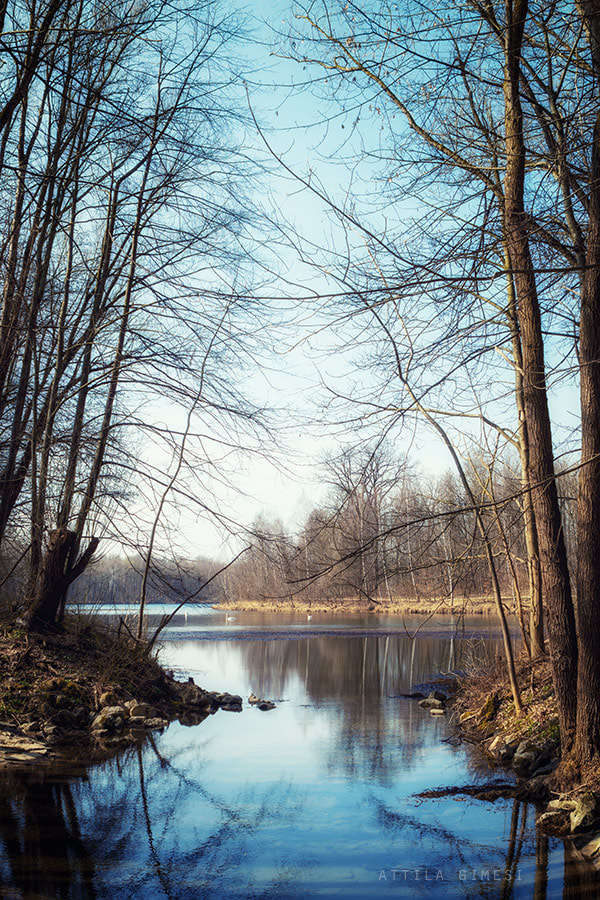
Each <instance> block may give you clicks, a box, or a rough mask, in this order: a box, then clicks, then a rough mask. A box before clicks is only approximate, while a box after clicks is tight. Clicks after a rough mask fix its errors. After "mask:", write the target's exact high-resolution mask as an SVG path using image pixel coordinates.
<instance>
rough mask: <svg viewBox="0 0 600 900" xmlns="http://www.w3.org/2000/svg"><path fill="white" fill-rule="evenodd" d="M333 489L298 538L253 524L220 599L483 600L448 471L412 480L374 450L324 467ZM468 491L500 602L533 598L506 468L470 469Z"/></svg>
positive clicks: (467, 520) (564, 494) (468, 516)
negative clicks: (482, 527) (489, 551)
mask: <svg viewBox="0 0 600 900" xmlns="http://www.w3.org/2000/svg"><path fill="white" fill-rule="evenodd" d="M325 478H326V479H327V481H328V482H329V484H330V490H329V493H328V496H327V498H326V500H325V502H324V503H322V504H321V505H319V506H317V507H315V508H314V509H312V510H311V511H310V513H309V514H308V515H307V517H306V519H305V521H304V524H303V526H302V527H301V529H300V531H299V532H298V533H296V534H292V533H290V532H288V531H286V529H285V528H284V526H283V524H282V523H281V521H279V520H271V521H269V520H267V519H266V518H264V517H261V518H259V519H258V520H257V521H256V522H255V523H254V535H253V546H252V549H251V550H250V551H249V552H248V553H246V554H245V555H244V556H243V557H242V559H241V560H240V561H239V562H238V563H237V564H236V565H235V566H233V567H232V568H231V569H229V570H228V571H227V572H226V573H224V575H223V576H222V577H221V579H220V581H221V587H222V591H223V594H224V596H225V598H226V599H229V600H231V601H237V602H240V601H241V602H244V601H253V602H255V601H260V600H263V601H265V603H268V602H272V601H288V602H289V603H290V604H292V603H294V602H296V601H303V602H306V601H309V602H310V601H315V602H317V601H318V602H322V601H330V602H332V603H335V602H339V601H341V600H342V599H345V600H347V599H354V600H359V601H362V602H363V603H364V604H365V605H366V606H368V605H370V604H373V603H376V602H377V601H378V600H379V601H386V600H394V599H397V598H407V599H414V600H416V601H419V600H421V599H423V598H430V597H440V598H443V597H445V598H448V599H449V600H452V599H454V598H455V597H461V598H462V597H473V596H478V597H480V596H485V595H489V594H490V593H491V586H490V569H489V565H488V563H487V561H486V557H485V553H484V548H483V546H482V538H481V534H480V532H479V530H478V529H477V526H476V521H475V514H474V510H473V503H472V501H471V500H470V499H468V498H467V496H466V494H465V490H464V488H463V486H462V485H461V483H460V481H459V479H458V478H457V477H456V476H455V475H454V474H453V473H451V472H448V473H446V474H445V475H443V476H441V477H437V478H433V479H432V478H427V477H425V476H423V475H418V474H417V473H416V472H415V471H414V470H413V469H411V468H410V467H409V466H407V465H406V464H402V463H399V462H397V461H394V460H393V459H391V458H389V457H386V456H385V455H383V454H380V453H377V452H370V451H362V452H357V451H348V452H346V453H344V454H343V455H342V456H341V457H340V458H338V459H337V460H336V461H333V462H329V463H328V464H327V467H326V475H325ZM470 482H471V490H472V492H473V495H474V496H475V497H476V498H477V503H478V504H479V505H480V512H481V515H482V516H483V518H484V521H485V524H486V531H487V534H488V536H489V537H490V539H491V543H492V548H493V552H494V557H495V559H496V568H497V571H498V576H499V579H500V582H501V588H502V592H503V594H504V595H505V596H506V597H507V598H511V597H512V598H513V600H514V601H518V600H519V597H520V598H521V600H522V601H523V602H525V601H526V600H527V599H528V596H529V574H528V564H527V548H526V544H525V533H524V519H523V495H522V488H521V481H520V478H519V475H518V474H517V473H516V472H515V471H514V470H513V469H512V467H511V466H510V465H509V463H508V462H507V461H502V462H501V461H497V462H496V468H495V471H493V472H490V471H489V470H488V469H485V470H484V469H478V468H477V467H476V466H472V467H471V471H470ZM559 484H560V490H561V504H562V506H563V512H564V522H565V530H566V535H567V541H568V544H569V549H570V551H571V552H572V551H573V548H574V543H575V531H574V524H573V523H574V511H575V510H574V500H573V498H574V497H575V489H576V479H574V477H573V476H572V475H564V476H562V477H561V478H559Z"/></svg>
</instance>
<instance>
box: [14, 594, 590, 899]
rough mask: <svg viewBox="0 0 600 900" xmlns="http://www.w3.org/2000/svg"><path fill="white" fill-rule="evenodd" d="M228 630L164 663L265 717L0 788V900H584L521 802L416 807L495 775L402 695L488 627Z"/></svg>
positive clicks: (242, 623) (477, 642) (567, 861)
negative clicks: (438, 790) (251, 700)
mask: <svg viewBox="0 0 600 900" xmlns="http://www.w3.org/2000/svg"><path fill="white" fill-rule="evenodd" d="M232 615H234V616H235V618H234V619H233V620H230V621H227V619H226V617H225V614H223V613H220V612H216V611H209V610H203V611H199V612H197V613H194V614H189V615H188V616H187V617H184V616H180V617H178V618H177V620H176V621H175V622H174V623H173V627H172V628H171V629H170V630H169V632H167V633H166V635H165V640H164V645H163V649H162V651H161V652H162V658H163V661H164V662H165V664H167V665H169V666H171V667H173V668H174V669H175V670H176V672H177V673H178V674H179V675H180V676H181V677H182V678H183V677H186V678H187V677H188V676H189V675H192V676H193V677H194V679H195V680H196V682H197V683H198V684H201V685H202V686H204V687H206V688H208V689H217V690H228V691H230V692H233V693H240V694H241V695H242V696H244V697H245V698H246V697H248V695H249V694H250V693H251V692H254V693H255V694H257V695H259V696H261V697H264V698H265V699H270V700H274V701H275V702H276V708H275V709H274V710H271V711H269V712H261V711H260V710H258V709H256V708H253V707H250V706H248V704H246V703H245V704H244V709H243V711H242V712H241V713H230V712H223V711H219V712H218V713H217V714H216V715H214V716H211V717H209V718H208V719H207V720H205V721H204V722H203V723H201V724H200V725H197V726H185V725H183V724H180V723H173V724H171V725H170V726H169V728H168V729H166V730H165V731H164V732H163V733H162V734H154V736H153V738H152V739H151V740H148V741H146V743H144V744H143V745H141V746H139V747H133V748H129V749H127V750H126V751H123V752H121V753H120V754H118V755H117V756H115V757H114V758H113V759H112V760H110V761H108V762H105V763H103V764H101V765H94V766H89V767H86V766H84V765H82V766H80V767H78V768H77V770H76V771H70V772H68V773H65V771H64V770H60V769H58V768H57V769H54V770H52V769H50V770H47V771H46V770H44V771H39V772H28V773H26V774H18V775H17V774H16V773H10V772H9V773H3V774H2V776H1V777H0V883H1V885H2V890H1V894H2V896H3V897H5V898H23V900H43V898H73V900H75V898H111V900H112V898H119V900H120V898H136V900H137V898H140V900H141V898H144V900H154V898H169V900H197V898H198V900H199V898H210V900H225V898H243V900H246V898H248V900H250V898H265V900H267V898H269V900H271V898H281V900H300V898H311V897H320V898H321V897H349V898H356V900H366V898H388V897H402V898H413V897H414V898H429V900H436V898H461V897H466V898H467V897H473V898H475V897H477V898H482V897H483V898H509V897H514V898H535V900H545V898H559V897H560V898H563V897H564V898H578V897H596V896H600V887H599V885H600V881H599V880H598V879H597V878H596V877H595V876H592V875H591V874H590V873H589V872H586V871H585V870H583V869H581V868H579V867H578V865H577V864H576V863H575V862H574V861H573V860H572V858H571V854H570V851H569V848H568V845H563V843H562V842H561V841H559V840H557V839H552V838H550V839H548V838H546V837H544V836H542V835H541V834H539V832H537V831H536V828H535V809H534V808H533V807H532V806H531V805H526V804H522V803H519V802H516V801H514V802H513V801H510V802H506V801H501V800H498V801H497V802H496V803H494V804H490V803H485V802H483V801H478V800H474V799H470V798H464V797H452V798H447V799H435V800H421V799H418V798H417V797H415V794H416V793H417V792H419V791H422V790H424V789H427V788H435V787H441V786H447V785H457V784H465V783H472V784H475V783H479V782H484V781H486V782H487V781H490V780H493V779H494V778H503V779H504V778H505V777H506V776H505V775H504V774H503V773H498V772H494V771H491V770H489V769H488V768H487V766H486V765H485V764H484V763H483V762H482V760H481V759H480V758H479V757H478V756H477V755H476V754H474V753H473V751H472V750H471V749H470V748H469V747H466V746H465V745H463V744H460V743H459V742H457V741H456V739H455V738H454V736H453V732H452V729H451V728H450V727H449V724H448V721H447V720H446V719H443V718H433V717H431V716H430V714H429V713H428V712H427V711H425V710H422V709H421V708H420V707H419V706H418V704H417V703H416V702H415V701H412V700H408V699H404V698H402V697H400V696H399V695H400V694H402V693H403V692H405V691H407V690H409V688H410V686H411V684H413V683H415V682H420V681H425V680H427V679H428V678H429V677H431V676H432V675H433V674H435V673H436V672H438V671H440V670H442V671H445V670H448V669H449V668H465V667H467V666H468V665H470V664H471V663H472V661H473V659H474V658H475V657H480V658H481V657H482V656H483V657H484V658H487V659H490V660H492V659H493V657H494V654H495V653H496V651H497V646H498V639H497V631H496V629H495V627H494V626H493V625H492V624H490V623H485V622H484V621H482V620H481V619H480V618H479V619H477V620H471V621H467V622H464V623H462V629H461V630H459V631H458V632H456V631H455V629H453V628H452V627H451V626H450V625H449V624H448V623H447V621H441V620H437V621H433V620H432V621H431V622H430V623H428V624H427V626H426V627H425V628H422V629H421V630H420V631H419V632H418V634H417V635H416V637H412V636H410V634H408V633H407V632H406V630H405V628H404V624H403V623H401V622H400V621H399V620H394V619H391V618H381V619H375V618H368V619H362V618H360V617H348V618H347V619H340V618H338V617H336V618H333V617H329V618H328V617H326V616H325V615H320V614H315V615H314V616H313V617H312V619H311V620H310V621H308V620H307V617H306V615H304V616H300V615H292V614H289V615H282V614H261V615H258V614H244V613H234V614H232ZM405 624H408V626H409V632H410V627H411V623H405Z"/></svg>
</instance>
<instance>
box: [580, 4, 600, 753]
mask: <svg viewBox="0 0 600 900" xmlns="http://www.w3.org/2000/svg"><path fill="white" fill-rule="evenodd" d="M577 7H578V9H579V11H580V14H581V17H582V21H583V24H584V27H585V29H586V31H587V34H588V38H589V41H590V47H591V56H592V63H593V67H594V72H595V75H596V82H597V84H598V86H600V12H599V10H598V4H597V3H595V2H589V0H578V2H577ZM590 175H591V177H590V199H589V225H588V234H587V251H586V260H585V263H586V266H585V272H584V276H583V282H582V290H581V311H580V325H579V335H580V344H579V366H580V393H581V463H582V466H581V469H580V471H579V494H578V507H577V562H578V565H577V621H578V626H579V629H578V635H579V670H578V680H577V738H576V745H575V751H574V757H575V760H576V762H577V763H579V764H582V765H585V764H587V763H590V762H592V761H594V762H597V761H598V758H599V757H600V622H599V620H598V599H599V598H600V113H598V116H597V118H596V122H595V127H594V139H593V146H592V162H591V173H590Z"/></svg>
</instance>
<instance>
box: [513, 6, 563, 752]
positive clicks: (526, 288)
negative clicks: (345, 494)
mask: <svg viewBox="0 0 600 900" xmlns="http://www.w3.org/2000/svg"><path fill="white" fill-rule="evenodd" d="M527 12H528V4H527V0H506V23H507V25H506V42H505V54H506V55H505V72H504V103H505V131H506V174H505V179H504V230H505V239H506V244H507V247H508V251H509V256H510V263H511V268H512V272H513V277H514V283H515V289H516V294H517V313H518V321H519V330H520V333H521V348H522V366H523V404H524V408H525V416H526V422H527V433H528V438H529V471H530V479H531V485H532V491H531V496H532V502H533V508H534V512H535V519H536V524H537V530H538V539H539V548H540V563H541V570H542V587H543V593H544V598H545V602H546V612H547V621H548V638H549V644H550V656H551V663H552V675H553V680H554V687H555V691H556V697H557V703H558V715H559V723H560V729H561V736H562V742H563V752H564V751H565V750H566V751H570V749H571V747H572V745H573V741H574V738H575V723H576V706H577V641H576V632H575V613H574V609H573V601H572V597H571V585H570V580H569V569H568V563H567V552H566V546H565V541H564V535H563V531H562V524H561V516H560V508H559V505H558V492H557V489H556V481H555V473H554V454H553V448H552V432H551V426H550V415H549V411H548V398H547V392H546V378H545V363H544V343H543V335H542V324H541V314H540V307H539V302H538V296H537V287H536V281H535V271H534V267H533V262H532V259H531V253H530V249H529V240H528V235H527V231H526V227H525V211H524V204H523V194H524V185H525V143H524V138H523V114H522V109H521V102H520V97H519V74H520V54H521V46H522V40H523V29H524V26H525V20H526V18H527Z"/></svg>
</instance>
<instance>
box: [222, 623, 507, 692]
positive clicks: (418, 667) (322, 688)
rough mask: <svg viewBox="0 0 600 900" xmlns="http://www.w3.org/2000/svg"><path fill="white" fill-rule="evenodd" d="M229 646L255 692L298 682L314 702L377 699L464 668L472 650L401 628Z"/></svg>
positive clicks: (462, 643)
mask: <svg viewBox="0 0 600 900" xmlns="http://www.w3.org/2000/svg"><path fill="white" fill-rule="evenodd" d="M496 644H497V642H487V643H486V646H487V647H488V652H490V653H493V652H495V647H496ZM229 646H230V647H231V649H232V650H233V649H234V648H235V650H237V652H238V653H239V654H240V656H241V658H242V660H243V663H244V666H245V669H246V673H247V676H248V679H249V681H250V683H251V684H252V685H253V690H254V691H255V692H257V693H260V694H261V695H264V696H270V697H281V696H285V694H286V691H288V690H289V689H290V688H291V687H292V686H294V685H295V684H298V683H300V684H302V685H304V689H305V692H306V694H307V696H308V698H309V699H310V700H311V701H312V702H314V703H320V702H323V701H325V700H341V701H342V702H344V701H346V700H348V699H352V700H354V699H356V697H357V696H360V697H365V698H368V699H371V700H375V699H379V698H381V697H386V696H389V695H394V694H398V693H401V692H406V691H408V690H410V687H411V685H413V684H414V683H417V682H420V681H423V680H425V679H427V678H431V677H432V676H434V675H436V674H437V673H439V672H444V671H448V670H449V669H453V668H457V667H458V668H460V666H461V665H463V664H464V663H465V661H466V660H470V659H471V656H472V652H473V645H472V643H471V642H470V641H467V640H462V639H455V640H451V638H450V636H449V637H448V639H447V640H441V639H440V638H439V637H427V636H425V635H423V636H418V637H416V638H414V639H412V640H411V639H410V638H409V637H407V636H406V635H402V634H391V635H390V634H388V635H385V634H384V635H363V636H357V637H349V636H347V635H344V636H343V637H335V636H332V635H321V636H316V637H311V638H301V639H295V640H280V639H277V640H269V641H264V640H261V641H240V642H238V643H235V642H231V644H229ZM481 649H485V648H483V645H482V648H479V647H478V651H479V650H481ZM451 663H454V665H450V664H451Z"/></svg>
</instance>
